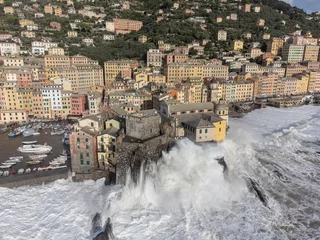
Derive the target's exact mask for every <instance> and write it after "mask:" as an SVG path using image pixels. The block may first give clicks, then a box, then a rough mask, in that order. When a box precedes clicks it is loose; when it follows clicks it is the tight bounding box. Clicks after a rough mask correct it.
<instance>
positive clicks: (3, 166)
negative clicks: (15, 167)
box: [0, 165, 12, 169]
mask: <svg viewBox="0 0 320 240" xmlns="http://www.w3.org/2000/svg"><path fill="white" fill-rule="evenodd" d="M11 166H12V165H2V166H0V169H8V168H11Z"/></svg>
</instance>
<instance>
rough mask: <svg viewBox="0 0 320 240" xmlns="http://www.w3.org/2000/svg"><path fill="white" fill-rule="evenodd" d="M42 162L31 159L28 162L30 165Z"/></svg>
mask: <svg viewBox="0 0 320 240" xmlns="http://www.w3.org/2000/svg"><path fill="white" fill-rule="evenodd" d="M40 163H41V161H29V162H27V164H29V165H37V164H40Z"/></svg>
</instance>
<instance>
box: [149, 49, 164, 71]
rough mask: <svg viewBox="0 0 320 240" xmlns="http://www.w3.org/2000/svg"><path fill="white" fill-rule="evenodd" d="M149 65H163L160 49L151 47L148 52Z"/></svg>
mask: <svg viewBox="0 0 320 240" xmlns="http://www.w3.org/2000/svg"><path fill="white" fill-rule="evenodd" d="M147 66H154V67H161V66H162V52H160V51H159V50H158V49H149V51H148V52H147Z"/></svg>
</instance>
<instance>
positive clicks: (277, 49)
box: [267, 38, 284, 56]
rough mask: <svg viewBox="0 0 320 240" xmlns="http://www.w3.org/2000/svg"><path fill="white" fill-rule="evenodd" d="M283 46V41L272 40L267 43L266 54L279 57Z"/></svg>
mask: <svg viewBox="0 0 320 240" xmlns="http://www.w3.org/2000/svg"><path fill="white" fill-rule="evenodd" d="M283 45H284V39H282V38H272V39H271V40H270V41H268V43H267V52H271V53H272V54H274V55H275V56H279V55H281V53H282V48H283Z"/></svg>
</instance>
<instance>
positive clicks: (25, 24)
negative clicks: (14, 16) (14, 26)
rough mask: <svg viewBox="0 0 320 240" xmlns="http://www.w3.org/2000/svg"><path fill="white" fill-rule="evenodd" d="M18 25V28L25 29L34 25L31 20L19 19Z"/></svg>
mask: <svg viewBox="0 0 320 240" xmlns="http://www.w3.org/2000/svg"><path fill="white" fill-rule="evenodd" d="M19 24H20V27H25V26H27V25H34V24H35V23H34V21H33V20H28V19H20V20H19Z"/></svg>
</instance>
